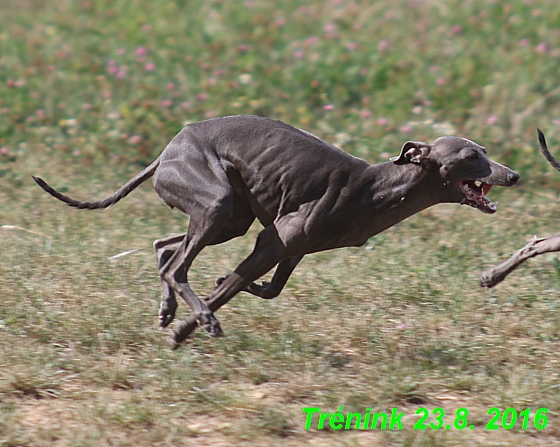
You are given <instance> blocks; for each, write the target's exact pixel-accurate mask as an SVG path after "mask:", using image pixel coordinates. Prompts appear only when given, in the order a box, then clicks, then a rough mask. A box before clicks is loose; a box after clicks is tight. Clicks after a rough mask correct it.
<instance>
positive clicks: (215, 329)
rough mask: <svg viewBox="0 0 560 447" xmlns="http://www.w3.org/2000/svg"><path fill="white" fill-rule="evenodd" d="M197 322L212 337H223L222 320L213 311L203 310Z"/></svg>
mask: <svg viewBox="0 0 560 447" xmlns="http://www.w3.org/2000/svg"><path fill="white" fill-rule="evenodd" d="M197 322H198V324H199V325H200V326H202V328H203V329H204V330H205V331H206V332H208V334H209V335H210V336H211V337H223V335H224V333H223V331H222V328H221V326H220V322H219V321H218V319H217V318H216V317H215V316H214V314H213V313H212V312H201V313H200V315H199V316H198V318H197Z"/></svg>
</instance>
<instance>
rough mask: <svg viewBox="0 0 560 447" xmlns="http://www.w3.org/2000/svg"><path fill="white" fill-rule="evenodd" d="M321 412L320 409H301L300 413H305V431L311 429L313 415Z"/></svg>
mask: <svg viewBox="0 0 560 447" xmlns="http://www.w3.org/2000/svg"><path fill="white" fill-rule="evenodd" d="M319 411H321V409H320V408H313V407H304V408H302V409H301V412H302V413H307V417H306V418H305V429H306V430H309V427H311V420H312V419H313V413H318V412H319Z"/></svg>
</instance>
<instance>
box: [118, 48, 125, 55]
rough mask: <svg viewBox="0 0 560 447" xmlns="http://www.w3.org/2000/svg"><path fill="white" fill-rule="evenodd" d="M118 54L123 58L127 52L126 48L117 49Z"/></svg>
mask: <svg viewBox="0 0 560 447" xmlns="http://www.w3.org/2000/svg"><path fill="white" fill-rule="evenodd" d="M117 54H118V55H120V56H122V55H124V54H126V50H125V49H124V48H117Z"/></svg>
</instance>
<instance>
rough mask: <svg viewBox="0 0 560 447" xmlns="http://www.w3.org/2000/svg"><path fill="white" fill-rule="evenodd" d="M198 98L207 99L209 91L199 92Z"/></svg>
mask: <svg viewBox="0 0 560 447" xmlns="http://www.w3.org/2000/svg"><path fill="white" fill-rule="evenodd" d="M196 99H198V100H199V101H206V100H207V99H208V93H199V94H198V95H196Z"/></svg>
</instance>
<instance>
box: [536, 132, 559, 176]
mask: <svg viewBox="0 0 560 447" xmlns="http://www.w3.org/2000/svg"><path fill="white" fill-rule="evenodd" d="M537 134H538V136H539V143H540V145H541V152H542V153H543V155H544V156H545V158H546V159H547V160H548V162H549V163H550V164H551V165H552V167H553V168H554V169H556V170H557V171H560V162H559V161H558V160H556V158H554V157H553V156H552V154H551V153H550V151H549V150H548V147H547V145H546V140H545V138H544V134H543V133H542V132H541V130H540V129H538V128H537Z"/></svg>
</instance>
